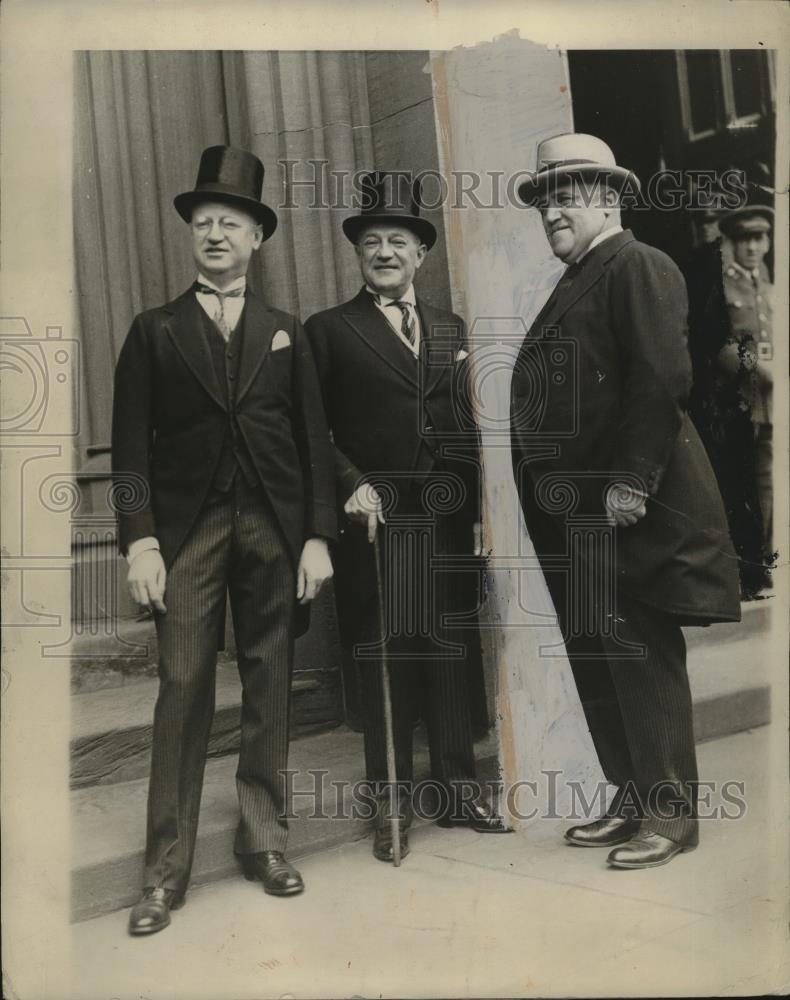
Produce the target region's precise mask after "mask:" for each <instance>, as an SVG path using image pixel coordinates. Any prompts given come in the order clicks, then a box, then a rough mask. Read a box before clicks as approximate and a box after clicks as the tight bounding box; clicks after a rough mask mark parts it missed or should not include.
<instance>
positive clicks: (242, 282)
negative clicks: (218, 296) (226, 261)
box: [197, 271, 247, 294]
mask: <svg viewBox="0 0 790 1000" xmlns="http://www.w3.org/2000/svg"><path fill="white" fill-rule="evenodd" d="M197 280H198V281H199V282H200V284H201V285H208V287H209V288H213V289H214V290H215V291H217V292H222V293H223V294H224V293H226V292H235V291H236V289H237V288H243V289H246V288H247V276H246V275H244V274H242V276H241V277H240V278H236V280H235V281H232V282H231V283H230V284H229V285H228V287H227V288H219V287H218V285H216V284H215V282H213V281H211V279H210V278H207V277H206V276H205V274H201V273H200V271H198V276H197Z"/></svg>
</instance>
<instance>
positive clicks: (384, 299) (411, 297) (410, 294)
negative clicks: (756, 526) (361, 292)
mask: <svg viewBox="0 0 790 1000" xmlns="http://www.w3.org/2000/svg"><path fill="white" fill-rule="evenodd" d="M365 288H366V289H367V291H369V292H370V294H371V295H373V296H374V297H377V298H378V301H379V302H380V303H381V305H383V306H388V305H390V304H391V303H392V302H407V303H408V304H409V305H410V306H414V307H415V308H416V306H417V298H416V296H415V294H414V285H409V287H408V288H407V289H406V291H405V292H404V293H403V295H401V297H400V298H399V299H394V298H390V297H389V296H388V295H382V294H381V292H377V291H376V289H375V288H371V287H370V285H365Z"/></svg>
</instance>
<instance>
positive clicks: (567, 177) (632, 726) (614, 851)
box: [511, 133, 740, 868]
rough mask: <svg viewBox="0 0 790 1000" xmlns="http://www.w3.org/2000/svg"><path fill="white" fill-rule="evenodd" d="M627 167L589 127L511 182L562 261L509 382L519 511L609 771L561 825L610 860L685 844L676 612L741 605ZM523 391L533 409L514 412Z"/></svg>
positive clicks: (685, 712)
mask: <svg viewBox="0 0 790 1000" xmlns="http://www.w3.org/2000/svg"><path fill="white" fill-rule="evenodd" d="M637 184H638V181H637V179H636V178H635V176H634V175H633V174H632V173H631V172H630V171H628V170H626V169H624V168H623V167H621V166H619V165H618V164H617V163H616V161H615V158H614V155H613V153H612V151H611V150H610V149H609V147H608V146H607V145H606V144H605V143H604V142H602V141H601V140H600V139H598V138H596V137H594V136H588V135H581V134H573V133H571V134H564V135H560V136H555V137H554V138H552V139H547V140H546V141H545V142H542V143H540V145H539V146H538V167H537V170H536V171H535V172H534V173H533V174H532V175H531V176H530V177H529V179H528V180H527V181H526V182H524V183H523V184H522V185H521V187H520V190H519V195H520V197H521V199H522V200H523V201H524V203H525V204H527V205H529V206H532V207H536V208H538V209H539V210H540V214H541V218H542V222H543V228H544V231H545V233H546V238H547V240H548V242H549V245H550V247H551V250H552V252H553V253H554V255H555V256H556V257H559V258H560V260H562V261H563V262H564V263H566V264H567V265H569V266H568V268H567V270H566V271H565V273H564V274H563V276H562V278H561V279H560V281H559V283H558V284H557V286H556V288H555V289H554V291H553V292H552V294H551V295H550V296H549V299H548V301H547V302H546V304H545V306H544V307H543V309H542V310H541V311H540V312H539V314H538V315H537V317H536V319H535V321H534V322H533V324H532V326H531V328H530V330H529V333H528V335H527V337H526V338H525V340H524V343H523V345H522V348H521V352H520V354H519V357H518V360H517V362H516V365H515V368H514V372H513V379H512V387H511V435H512V452H513V468H514V475H515V479H516V484H517V488H518V493H519V498H520V501H521V505H522V508H523V511H524V516H525V520H526V525H527V529H528V531H529V534H530V537H531V539H532V541H533V542H534V545H535V549H536V552H537V554H538V557H539V559H540V561H541V564H542V567H543V571H544V575H545V578H546V582H547V584H548V587H549V590H550V592H551V594H552V599H553V601H554V605H555V609H556V611H557V615H558V619H559V623H560V626H561V629H562V632H563V638H564V641H565V645H566V649H567V652H568V657H569V660H570V663H571V667H572V670H573V674H574V677H575V680H576V684H577V688H578V691H579V695H580V698H581V701H582V704H583V707H584V711H585V715H586V718H587V722H588V725H589V728H590V733H591V736H592V740H593V743H594V746H595V748H596V751H597V753H598V758H599V761H600V764H601V768H602V770H603V772H604V775H605V777H606V778H607V780H608V781H609V782H610V783H611V784H612V785H614V786H615V787H616V793H615V795H614V798H613V799H612V801H611V803H610V805H609V807H608V809H607V810H606V813H605V815H604V817H603V818H601V819H597V820H595V821H594V822H592V823H585V824H581V825H577V826H575V827H573V828H572V829H570V830H569V831H568V832H567V834H566V837H567V839H568V841H569V842H570V843H571V844H574V845H578V846H580V847H602V848H608V849H610V851H611V853H610V854H609V855H608V861H609V863H610V864H611V865H613V866H615V867H619V868H649V867H655V866H657V865H662V864H666V863H667V862H668V861H670V860H671V859H672V858H674V857H675V856H676V855H677V854H679V853H680V852H682V851H686V850H690V849H691V848H692V847H694V846H696V844H697V841H698V830H697V819H696V789H695V785H696V781H697V765H696V756H695V748H694V733H693V727H692V706H691V696H690V693H689V684H688V677H687V673H686V661H685V645H684V640H683V634H682V631H681V626H682V625H701V624H707V623H710V622H716V621H737V620H738V619H739V617H740V607H739V600H738V587H737V576H736V573H735V563H734V558H733V552H732V547H731V544H730V541H729V538H728V534H727V523H726V519H725V516H724V510H723V508H722V503H721V498H720V496H719V493H718V489H717V487H716V481H715V478H714V476H713V472H712V470H711V467H710V464H709V462H708V459H707V456H706V454H705V450H704V448H703V446H702V444H701V442H700V440H699V437H698V436H697V433H696V431H695V430H694V427H693V426H692V424H691V423H690V421H689V419H688V416H687V414H686V401H687V397H688V393H689V387H690V374H691V373H690V362H689V355H688V350H687V346H686V312H687V304H686V291H685V286H684V282H683V278H682V276H681V274H680V272H679V270H678V269H677V267H676V266H675V264H674V263H673V262H672V261H671V260H670V259H669V258H668V257H667V256H666V255H665V254H663V253H661V252H660V251H659V250H656V249H654V248H653V247H650V246H646V245H645V244H643V243H639V242H637V241H636V240H635V239H634V237H633V235H632V234H631V233H630V232H628V231H623V229H622V227H621V225H620V217H619V208H618V200H619V197H620V194H621V192H622V191H623V190H625V189H630V190H633V189H634V186H635V185H637ZM561 347H564V348H567V350H566V351H564V352H563V351H558V348H561ZM561 354H562V356H566V355H567V356H569V357H571V358H572V359H573V370H572V371H571V370H564V369H561V366H560V363H559V361H558V360H557V359H558V357H559V356H560V355H561ZM536 380H537V381H536ZM536 393H537V394H538V396H539V397H540V399H541V410H540V414H539V417H538V418H537V419H535V418H534V416H533V417H530V418H529V419H527V413H528V410H527V407H526V405H525V404H526V402H527V401H529V400H532V399H534V398H535V394H536ZM529 413H534V407H530V408H529ZM582 536H583V539H584V541H583V553H580V552H579V551H578V549H579V545H578V544H576V545H575V540H578V539H579V538H580V537H582ZM574 545H575V547H574ZM569 567H570V568H569ZM579 609H582V610H581V611H580V610H579ZM582 615H584V619H583V620H582Z"/></svg>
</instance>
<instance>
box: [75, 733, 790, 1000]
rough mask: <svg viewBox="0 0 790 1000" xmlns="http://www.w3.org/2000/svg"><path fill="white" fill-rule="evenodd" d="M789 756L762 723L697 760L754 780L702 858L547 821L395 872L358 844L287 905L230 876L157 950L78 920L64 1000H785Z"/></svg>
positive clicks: (316, 868) (120, 921)
mask: <svg viewBox="0 0 790 1000" xmlns="http://www.w3.org/2000/svg"><path fill="white" fill-rule="evenodd" d="M781 744H782V741H777V740H774V741H773V742H772V740H771V729H770V727H763V728H761V729H759V730H755V731H751V732H746V733H740V734H737V735H735V736H730V737H727V738H726V739H721V740H716V741H712V742H710V743H707V744H704V745H702V746H701V747H700V748H699V756H700V770H701V774H702V775H703V776H704V778H705V779H706V780H716V781H718V782H724V781H727V780H730V781H742V782H744V783H745V795H744V798H745V800H746V803H747V811H746V815H745V816H744V817H743V818H742V819H739V820H737V821H730V822H727V821H720V822H708V823H703V824H702V833H701V837H702V843H701V846H700V848H699V849H698V850H697V851H695V852H693V853H690V854H686V855H682V856H681V857H679V858H677V859H676V860H675V861H673V862H672V863H671V864H670V865H668V866H667V867H664V868H659V869H655V870H652V871H643V872H638V871H637V872H627V871H615V870H613V869H609V868H608V867H607V866H606V864H605V852H603V851H597V850H580V849H578V848H573V847H570V846H566V845H565V844H564V843H563V842H562V840H561V834H562V830H563V829H564V827H565V826H566V825H567V823H565V822H557V821H556V820H554V821H548V820H542V821H537V822H536V823H533V824H532V825H531V826H530V827H529V828H528V829H527V830H526V831H524V832H523V833H519V834H516V835H510V836H500V837H492V836H483V835H480V834H476V833H473V832H471V831H468V830H459V829H455V830H443V829H439V828H437V827H432V826H424V827H423V828H421V829H418V830H417V831H416V832H415V833H414V834H413V835H412V838H411V846H412V853H411V855H410V856H409V857H408V858H407V859H406V861H405V862H404V864H403V866H402V867H401V868H400V869H399V870H396V869H393V868H391V867H388V866H386V865H383V864H381V863H380V862H378V861H376V860H374V858H373V857H372V855H371V853H370V843H369V841H364V842H361V843H357V844H351V845H348V846H345V847H342V848H340V849H337V850H334V851H328V852H323V853H320V854H317V855H314V856H312V857H308V858H306V859H304V860H303V861H301V862H300V868H301V870H302V872H303V874H304V877H305V881H306V884H307V889H306V891H305V893H304V894H303V895H302V896H298V897H295V898H292V899H275V898H272V897H270V896H266V895H265V894H264V893H263V891H262V889H261V887H260V885H258V884H254V883H248V882H245V881H243V880H242V879H241V877H239V878H234V879H228V880H226V881H224V882H220V883H215V884H213V885H210V886H206V887H204V888H201V889H196V890H193V891H192V892H191V893H190V894H189V897H188V900H187V905H186V906H185V907H184V909H182V910H180V911H178V912H176V913H175V914H174V915H173V923H172V925H171V926H170V927H169V928H168V929H166V930H165V931H163V932H162V933H160V934H158V935H155V936H153V937H151V938H137V939H133V938H130V937H128V936H127V934H126V921H127V917H128V911H121V912H116V913H111V914H108V915H106V916H103V917H100V918H97V919H95V920H89V921H86V922H84V923H81V924H77V925H74V926H73V928H72V940H73V982H72V989H71V996H72V997H74V998H75V1000H76V998H79V1000H93V998H96V1000H99V998H101V1000H109V998H117V1000H132V998H133V1000H139V998H141V997H145V998H147V1000H165V998H167V1000H171V998H172V1000H175V998H185V1000H203V998H205V1000H223V998H234V1000H241V998H259V997H351V996H361V997H379V996H385V997H403V996H437V997H439V996H442V997H469V996H471V997H486V996H530V995H531V996H563V995H565V996H568V995H570V996H585V997H593V996H606V995H609V996H632V997H636V996H664V997H668V996H672V995H685V996H689V995H717V994H718V995H730V996H742V995H756V994H760V993H765V992H780V993H782V992H785V990H784V989H783V987H786V986H787V985H788V984H789V983H790V965H789V964H788V943H787V942H788V935H787V927H788V924H787V843H786V839H785V834H786V830H787V820H786V816H785V815H784V806H783V803H784V802H785V801H786V800H785V798H784V796H785V791H784V789H781V794H780V795H777V796H770V797H769V795H768V786H769V779H768V777H767V772H768V771H769V770H773V771H774V773H776V770H777V768H776V766H775V765H776V758H775V756H774V758H773V761H772V755H777V754H781V753H782V752H783V748H782V745H781ZM772 762H773V765H774V766H773V767H770V766H769V765H770V764H771V763H772ZM778 798H782V803H779V802H777V799H778Z"/></svg>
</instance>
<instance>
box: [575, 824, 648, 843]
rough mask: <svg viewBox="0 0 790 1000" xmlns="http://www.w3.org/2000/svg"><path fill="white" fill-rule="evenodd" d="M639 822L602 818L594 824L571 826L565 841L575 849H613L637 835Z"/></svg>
mask: <svg viewBox="0 0 790 1000" xmlns="http://www.w3.org/2000/svg"><path fill="white" fill-rule="evenodd" d="M640 826H641V821H640V820H638V819H627V818H624V817H622V816H604V818H603V819H597V820H595V822H594V823H585V824H584V825H583V826H572V827H571V828H570V830H567V831H566V832H565V839H566V840H567V841H568V843H570V844H574V845H575V846H576V847H615V846H616V845H617V844H625V843H627V842H628V841H629V840H631V838H632V837H635V836H636V835H637V834H638V833H639V827H640Z"/></svg>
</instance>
